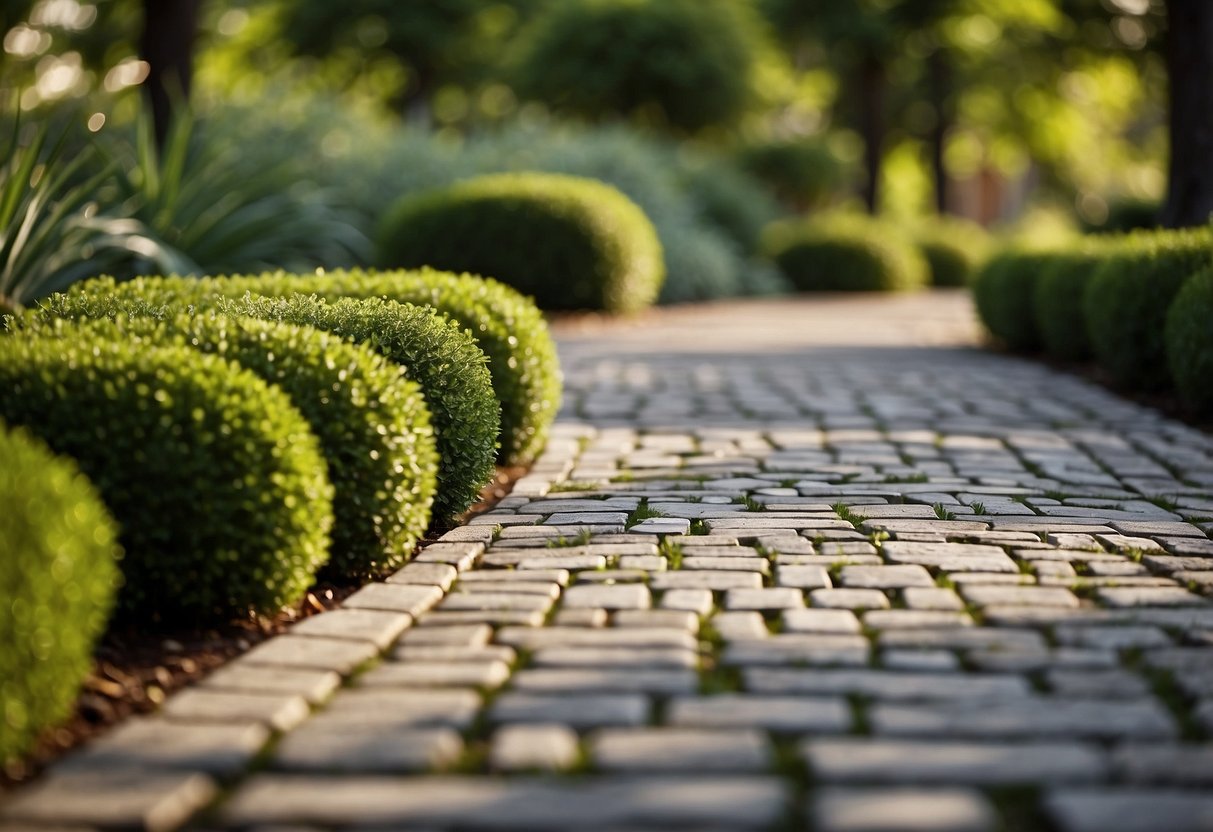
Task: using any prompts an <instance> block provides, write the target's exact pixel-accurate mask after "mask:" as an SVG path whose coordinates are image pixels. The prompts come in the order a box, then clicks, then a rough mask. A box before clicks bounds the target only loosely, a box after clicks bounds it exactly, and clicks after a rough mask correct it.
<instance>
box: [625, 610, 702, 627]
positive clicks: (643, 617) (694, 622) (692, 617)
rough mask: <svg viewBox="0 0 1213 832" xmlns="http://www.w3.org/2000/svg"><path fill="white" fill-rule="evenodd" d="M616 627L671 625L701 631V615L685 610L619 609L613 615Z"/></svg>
mask: <svg viewBox="0 0 1213 832" xmlns="http://www.w3.org/2000/svg"><path fill="white" fill-rule="evenodd" d="M611 623H612V624H614V625H615V626H616V627H645V628H652V627H670V628H673V629H678V630H686V631H687V632H689V633H696V632H699V616H697V615H696V614H695V613H693V612H687V611H685V610H648V609H643V610H618V611H616V612H615V613H614V614H613V615H612V616H611Z"/></svg>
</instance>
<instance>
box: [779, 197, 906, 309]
mask: <svg viewBox="0 0 1213 832" xmlns="http://www.w3.org/2000/svg"><path fill="white" fill-rule="evenodd" d="M764 248H765V251H766V254H767V256H768V257H770V258H771V259H772V260H774V261H775V263H776V265H778V266H779V268H780V269H781V270H782V271H783V273H784V275H785V276H786V277H787V278H788V280H789V281H791V282H792V284H793V285H794V286H795V287H796V288H797V289H798V290H800V291H802V292H888V291H900V290H907V289H918V288H921V287H923V286H924V285H925V284H926V281H927V264H926V261H925V260H924V259H923V258H922V255H921V254H919V253H918V251H917V250H916V249H915V248H914V246H913V245H911V244H910V243H909V242H908V241H906V240H905V239H903V238H902V237H901V235H900V234H898V233H897V230H896V229H894V228H891V227H889V226H887V225H886V224H884V223H882V222H880V221H878V220H873V219H869V218H867V217H859V216H853V217H852V216H848V217H828V218H824V219H819V220H813V221H810V222H805V221H803V220H788V221H781V222H777V223H774V224H772V225H771V227H770V228H769V229H768V230H767V233H766V235H765V240H764Z"/></svg>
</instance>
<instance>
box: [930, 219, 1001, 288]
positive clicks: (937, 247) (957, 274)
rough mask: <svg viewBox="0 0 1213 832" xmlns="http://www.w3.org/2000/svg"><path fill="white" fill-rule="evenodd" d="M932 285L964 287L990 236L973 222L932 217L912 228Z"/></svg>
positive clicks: (981, 260) (986, 249)
mask: <svg viewBox="0 0 1213 832" xmlns="http://www.w3.org/2000/svg"><path fill="white" fill-rule="evenodd" d="M913 236H914V243H915V245H917V246H918V249H919V251H921V252H922V255H923V257H925V258H926V259H927V265H928V266H929V267H930V272H931V285H932V286H968V285H969V284H970V283H972V282H973V277H974V276H975V275H976V274H977V270H978V269H980V268H981V266H982V264H983V263H984V262H985V261H986V258H987V257H988V256H989V253H990V235H989V234H988V233H987V232H986V230H985V229H984V228H982V227H981V226H980V225H978V224H977V223H975V222H971V221H969V220H964V219H960V218H959V217H935V218H933V219H931V220H929V221H927V222H923V223H921V224H919V225H917V226H916V227H915V228H914V229H913Z"/></svg>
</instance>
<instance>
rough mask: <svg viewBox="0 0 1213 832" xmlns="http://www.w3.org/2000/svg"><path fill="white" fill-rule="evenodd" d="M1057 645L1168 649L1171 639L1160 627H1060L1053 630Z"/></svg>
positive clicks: (1116, 648) (1107, 648) (1105, 648)
mask: <svg viewBox="0 0 1213 832" xmlns="http://www.w3.org/2000/svg"><path fill="white" fill-rule="evenodd" d="M1053 635H1054V638H1055V639H1056V640H1057V643H1058V644H1064V645H1068V646H1073V647H1093V648H1096V649H1102V650H1128V649H1132V648H1143V649H1148V648H1152V647H1170V646H1171V644H1172V642H1171V637H1170V636H1168V635H1167V634H1166V632H1165V631H1164V630H1163V629H1162V628H1160V627H1140V626H1133V625H1121V626H1111V627H1100V626H1081V625H1062V626H1059V627H1055V628H1054V630H1053Z"/></svg>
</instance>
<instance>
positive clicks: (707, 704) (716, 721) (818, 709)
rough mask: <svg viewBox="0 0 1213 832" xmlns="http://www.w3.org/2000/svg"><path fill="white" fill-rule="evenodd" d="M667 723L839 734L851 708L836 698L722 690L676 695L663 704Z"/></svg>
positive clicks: (844, 728)
mask: <svg viewBox="0 0 1213 832" xmlns="http://www.w3.org/2000/svg"><path fill="white" fill-rule="evenodd" d="M666 721H667V722H668V723H669V724H670V725H680V726H695V727H699V728H757V729H761V730H763V731H773V732H776V733H797V734H802V733H807V732H810V731H811V732H814V733H843V732H846V731H848V730H850V727H851V709H850V707H849V706H848V704H847V702H846V701H845V700H843V699H842V698H839V697H830V698H827V697H802V696H762V695H754V694H742V693H724V694H719V695H716V696H696V697H677V698H674V699H671V700H670V701H669V702H668V703H667V705H666Z"/></svg>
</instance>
